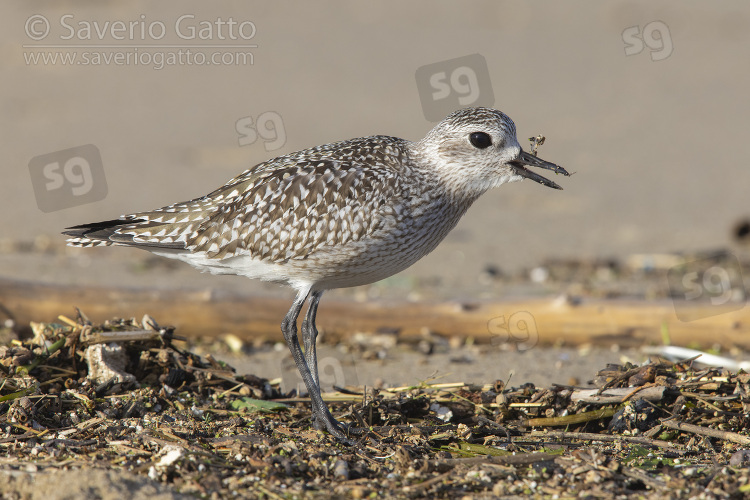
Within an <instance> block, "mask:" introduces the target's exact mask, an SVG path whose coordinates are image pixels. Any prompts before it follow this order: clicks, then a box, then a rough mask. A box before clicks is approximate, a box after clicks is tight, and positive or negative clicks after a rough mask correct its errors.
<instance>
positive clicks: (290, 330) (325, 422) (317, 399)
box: [281, 290, 353, 444]
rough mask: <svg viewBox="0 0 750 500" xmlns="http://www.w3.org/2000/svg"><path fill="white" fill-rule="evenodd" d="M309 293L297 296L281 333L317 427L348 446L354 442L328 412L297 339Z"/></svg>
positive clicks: (287, 314)
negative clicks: (303, 387) (303, 385)
mask: <svg viewBox="0 0 750 500" xmlns="http://www.w3.org/2000/svg"><path fill="white" fill-rule="evenodd" d="M309 293H310V292H309V290H304V291H301V292H300V293H299V294H298V295H297V298H295V299H294V303H293V304H292V308H291V309H289V312H288V313H286V316H284V321H282V322H281V333H283V334H284V340H285V341H286V345H287V347H289V351H291V353H292V357H293V358H294V363H295V364H296V365H297V370H299V373H300V375H302V380H303V381H304V382H305V387H307V392H308V393H309V395H310V401H311V402H312V411H313V418H314V419H315V422H316V427H317V426H318V425H321V424H322V426H324V427H325V428H326V430H327V431H328V432H330V433H331V434H332V435H334V436H335V437H336V438H337V439H339V440H340V441H343V442H345V443H347V444H353V441H351V440H349V439H348V438H347V437H346V436H345V435H344V433H343V432H342V430H341V428H340V427H339V423H338V422H337V421H336V419H335V418H333V415H331V412H330V411H328V407H327V406H326V404H325V402H324V401H323V397H322V396H321V395H320V387H319V386H318V384H317V382H316V381H315V380H314V379H313V376H312V373H311V372H310V368H309V367H308V366H307V362H306V361H305V357H304V355H303V354H302V349H301V348H300V345H299V340H298V339H297V318H298V317H299V313H300V311H301V310H302V306H303V305H304V304H305V300H307V296H308V294H309ZM318 300H320V297H318Z"/></svg>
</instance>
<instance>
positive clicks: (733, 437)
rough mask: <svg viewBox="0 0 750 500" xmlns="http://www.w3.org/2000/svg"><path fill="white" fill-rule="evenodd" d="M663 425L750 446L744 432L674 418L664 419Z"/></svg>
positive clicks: (749, 438) (749, 440)
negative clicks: (724, 429)
mask: <svg viewBox="0 0 750 500" xmlns="http://www.w3.org/2000/svg"><path fill="white" fill-rule="evenodd" d="M661 425H663V426H664V427H669V428H670V429H674V430H678V431H684V432H691V433H693V434H698V435H700V436H708V437H713V438H717V439H723V440H724V441H732V442H733V443H738V444H741V445H745V446H750V437H747V436H743V435H742V434H737V433H736V432H730V431H720V430H718V429H710V428H708V427H701V426H700V425H693V424H686V423H684V422H675V421H674V420H663V421H662V423H661Z"/></svg>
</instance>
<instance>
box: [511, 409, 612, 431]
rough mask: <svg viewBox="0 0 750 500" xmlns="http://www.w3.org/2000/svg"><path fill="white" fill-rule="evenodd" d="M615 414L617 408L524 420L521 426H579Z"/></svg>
mask: <svg viewBox="0 0 750 500" xmlns="http://www.w3.org/2000/svg"><path fill="white" fill-rule="evenodd" d="M614 414H615V408H603V409H601V410H594V411H587V412H585V413H576V414H574V415H566V416H564V417H549V418H529V419H527V420H522V421H521V425H524V426H526V427H556V426H557V427H559V426H561V425H577V424H585V423H586V422H591V421H592V420H599V419H602V418H607V417H611V416H613V415H614Z"/></svg>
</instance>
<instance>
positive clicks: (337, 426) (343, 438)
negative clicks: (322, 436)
mask: <svg viewBox="0 0 750 500" xmlns="http://www.w3.org/2000/svg"><path fill="white" fill-rule="evenodd" d="M312 422H313V427H315V430H318V431H328V433H329V434H331V435H332V436H333V437H335V438H336V439H337V440H338V441H339V442H341V443H343V444H345V445H347V446H355V445H356V444H357V443H356V441H353V440H352V439H349V437H348V436H347V431H348V427H349V426H348V425H346V424H342V423H341V422H339V421H338V420H336V419H335V418H333V415H331V413H330V412H325V414H323V415H320V414H317V415H316V414H313V416H312Z"/></svg>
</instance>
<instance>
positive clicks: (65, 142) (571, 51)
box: [0, 1, 750, 295]
mask: <svg viewBox="0 0 750 500" xmlns="http://www.w3.org/2000/svg"><path fill="white" fill-rule="evenodd" d="M0 9H1V10H2V16H0V27H1V29H0V44H1V45H0V71H2V82H3V84H2V91H1V92H2V116H3V119H2V122H1V123H0V127H2V137H3V149H4V153H5V154H4V160H3V166H2V177H1V179H2V180H1V181H0V213H2V219H1V220H2V229H3V231H2V235H1V236H0V237H1V238H2V240H3V242H4V245H3V248H4V252H3V253H2V254H0V275H2V276H6V277H7V276H10V277H16V278H24V279H30V280H43V281H54V282H60V283H68V282H77V283H113V282H120V283H124V284H141V285H143V286H173V285H174V284H180V285H185V286H195V287H213V288H222V287H228V288H235V289H239V290H245V291H252V290H260V289H269V287H268V286H264V285H261V284H257V283H252V282H249V281H248V280H239V279H236V278H233V277H221V278H216V277H211V276H206V275H201V274H199V273H197V272H194V271H192V270H191V269H189V268H187V267H186V266H179V267H178V268H177V269H174V268H173V269H171V270H168V273H169V274H168V276H169V280H168V281H166V282H165V281H163V280H162V279H159V278H154V277H153V276H151V275H149V274H148V273H144V272H137V271H143V270H144V269H146V270H150V271H153V272H160V271H161V270H162V267H160V266H161V264H153V263H151V261H148V254H146V253H145V252H139V251H133V250H128V249H97V250H90V251H80V250H76V251H74V252H67V251H61V252H58V253H54V254H52V255H47V254H42V253H40V252H39V250H41V249H44V248H45V246H46V245H52V247H53V248H56V247H57V246H58V245H61V243H62V237H61V236H59V231H60V230H61V229H63V228H65V227H67V226H70V225H74V224H80V223H84V222H91V221H96V220H102V219H109V218H116V217H117V216H119V215H120V214H125V213H129V212H133V211H138V210H143V209H149V208H154V207H159V206H163V205H166V204H169V203H172V202H176V201H182V200H185V199H189V198H193V197H197V196H200V195H203V194H205V193H207V192H208V191H210V190H211V189H213V188H215V187H218V186H219V185H221V184H223V183H224V182H225V181H226V180H228V179H230V178H231V177H233V176H235V175H237V174H238V173H239V172H241V171H242V170H244V169H246V168H248V167H250V166H252V165H254V164H256V163H258V162H261V161H264V160H267V159H269V158H272V157H274V156H278V155H280V154H285V153H289V152H292V151H296V150H299V149H302V148H307V147H310V146H314V145H318V144H322V143H326V142H331V141H335V140H341V139H347V138H351V137H356V136H364V135H370V134H388V135H395V136H400V137H404V138H409V139H412V140H417V139H419V138H421V137H422V136H423V135H424V134H425V133H426V132H427V131H428V130H429V129H430V128H431V127H432V125H433V124H432V123H430V122H428V121H427V120H426V119H425V113H424V109H423V106H422V102H421V101H420V95H419V93H418V87H417V83H416V80H415V74H416V71H417V69H418V68H420V67H422V66H426V65H430V64H435V63H440V62H441V61H447V60H451V59H454V58H459V57H463V56H468V55H471V54H480V55H481V56H482V57H483V58H484V60H485V61H486V64H487V69H488V71H489V81H490V82H491V89H492V93H493V94H494V106H495V107H497V108H499V109H501V110H503V111H504V112H506V113H507V114H508V115H509V116H511V117H512V118H513V120H514V121H515V122H516V125H517V128H518V132H519V140H520V142H521V143H522V145H524V146H525V147H526V146H527V145H528V141H527V140H526V139H527V138H528V137H530V136H532V135H536V134H539V133H542V134H544V135H545V136H546V137H547V142H546V144H545V145H544V146H542V147H541V149H540V156H541V157H542V158H545V159H547V160H550V161H553V162H556V163H559V164H560V165H563V166H564V167H566V168H567V169H568V170H569V171H573V172H576V174H575V175H574V176H573V177H570V178H559V177H558V178H555V180H556V181H557V182H559V183H560V184H562V185H563V186H564V188H565V190H564V191H554V190H550V189H547V188H544V187H542V186H540V185H538V184H535V183H532V182H528V181H527V182H524V183H521V184H514V185H506V186H503V187H502V188H500V189H498V190H495V191H493V192H491V193H488V194H487V195H486V196H484V198H483V199H481V200H480V201H479V202H478V203H477V204H476V205H475V206H474V207H473V208H472V209H471V210H470V212H469V213H468V215H467V216H466V217H465V218H464V220H463V221H462V222H461V224H460V225H459V227H458V228H457V229H456V230H455V231H454V232H453V233H452V234H451V235H450V236H449V237H448V239H447V241H445V242H444V243H443V245H442V246H441V247H439V248H438V250H436V251H435V252H434V253H433V254H432V255H430V256H428V257H427V258H425V259H424V260H423V261H421V262H420V263H418V264H417V265H415V266H414V267H413V268H412V269H410V270H408V271H406V272H405V273H404V274H403V275H402V276H400V277H396V278H394V281H392V283H396V285H398V286H401V285H399V284H403V286H404V287H408V286H409V283H411V281H410V280H414V279H415V277H418V278H419V279H420V280H422V283H433V284H434V285H435V286H436V287H443V289H445V290H449V291H450V293H451V294H455V295H463V294H465V293H468V292H467V290H469V284H475V283H476V280H477V276H479V275H480V274H481V273H482V270H483V269H485V268H486V267H487V266H488V265H492V266H496V267H498V268H499V269H501V270H508V271H512V270H516V269H519V268H521V267H532V266H534V265H536V264H537V263H538V262H540V261H541V260H542V259H544V258H547V257H550V256H557V257H584V258H587V257H607V256H614V257H623V256H627V255H630V254H633V253H659V252H666V251H675V250H697V249H707V248H716V247H730V248H731V244H732V242H731V230H732V227H733V225H734V224H735V222H736V221H737V220H739V219H740V218H742V217H743V216H746V215H747V214H748V212H750V210H749V209H748V201H747V200H748V196H747V190H748V186H750V169H748V168H747V164H746V163H747V158H748V157H750V151H748V149H750V141H748V140H747V131H748V129H747V123H748V121H747V120H748V116H750V113H749V111H750V99H748V98H747V89H748V88H750V66H748V64H747V61H748V60H750V29H748V28H749V27H750V8H748V7H747V4H746V3H744V2H740V1H737V2H721V3H713V2H712V3H706V2H684V1H682V2H663V3H659V4H658V5H655V4H654V3H653V2H606V3H605V2H602V3H597V2H565V3H564V4H561V3H558V2H524V3H518V2H513V3H510V2H472V3H471V4H466V3H458V2H455V3H453V2H432V1H430V2H407V3H404V2H359V3H356V2H335V3H326V4H320V3H316V4H305V3H301V2H300V3H296V4H294V7H291V6H289V5H285V6H283V7H282V6H280V5H278V4H274V3H272V2H263V3H259V2H254V3H247V2H220V3H215V2H212V3H210V4H206V3H199V2H161V3H159V4H158V5H157V4H154V3H148V2H130V3H114V2H99V3H96V4H90V3H85V2H61V1H55V2H36V3H28V2H21V1H15V2H4V3H3V4H2V7H0ZM186 14H188V15H192V16H194V17H192V18H189V19H191V20H192V21H191V22H188V23H186V24H185V26H189V25H192V26H197V25H198V23H200V22H201V21H206V22H208V23H215V22H216V20H217V19H218V18H221V19H223V20H225V21H226V20H228V19H229V18H230V17H231V18H232V19H234V20H235V21H236V22H238V23H239V22H243V21H251V22H252V23H253V25H254V27H255V30H256V31H255V33H254V36H253V37H252V39H251V40H220V39H218V38H217V36H216V35H213V37H212V39H210V40H192V41H188V40H184V39H180V37H179V36H177V35H176V34H175V28H174V24H175V21H176V20H177V19H178V18H179V17H180V16H183V15H186ZM65 15H68V16H69V17H67V18H66V19H67V21H66V23H67V24H69V25H72V26H74V27H75V28H76V30H77V29H78V28H79V27H80V26H82V24H80V23H83V24H86V23H88V24H89V25H90V26H91V25H92V24H93V23H94V22H95V21H96V22H97V23H98V25H99V26H100V27H101V26H105V23H106V22H110V23H112V22H115V21H123V22H125V23H128V22H130V21H136V22H142V23H143V24H144V25H145V26H146V27H148V26H149V25H151V24H152V23H155V22H159V23H163V25H164V26H166V28H167V32H166V36H165V37H164V38H162V39H160V40H153V39H151V38H149V36H148V33H147V34H146V38H145V39H144V40H141V39H140V38H136V39H135V40H128V39H127V38H128V37H127V35H125V38H126V39H125V40H123V41H120V40H115V39H114V38H113V37H112V36H111V32H107V33H105V36H104V38H102V39H101V40H98V35H97V34H96V33H95V32H93V33H92V38H93V39H92V40H81V39H80V37H79V36H78V35H76V36H74V37H73V38H72V39H68V40H66V39H63V38H62V37H64V36H67V35H69V31H68V30H66V29H65V28H64V26H63V25H62V24H61V18H62V16H65ZM32 16H43V17H44V18H45V19H46V20H47V21H48V22H49V25H50V31H49V34H48V35H47V36H46V37H44V38H43V39H41V40H33V39H32V38H31V37H30V36H29V34H28V33H27V30H28V29H37V30H38V28H39V25H34V24H32V25H31V28H29V26H30V23H29V19H30V18H31V17H32ZM34 19H35V20H37V21H38V18H37V17H35V18H34ZM654 23H656V24H654ZM214 26H215V24H214ZM249 26H250V25H249V24H248V25H246V26H245V27H246V28H248V27H249ZM138 29H140V28H138ZM248 31H249V30H246V31H245V34H248ZM644 33H646V34H647V36H646V38H644ZM639 40H640V41H639ZM241 43H248V44H254V45H257V47H255V48H252V49H241V50H240V51H242V52H250V53H252V58H253V59H252V64H240V65H236V64H228V65H218V66H217V65H203V66H201V65H195V64H192V65H170V66H165V67H164V68H163V69H160V70H159V69H154V68H153V67H152V65H142V64H124V65H115V64H100V65H65V64H62V63H60V62H59V61H58V63H56V64H51V63H50V64H43V63H38V64H33V63H28V61H29V57H31V56H29V54H41V53H42V52H49V53H52V52H64V53H73V52H75V53H77V54H78V57H80V56H81V53H82V52H102V53H114V52H133V50H134V49H132V48H127V47H126V48H121V47H115V48H111V47H110V48H97V47H93V46H95V45H118V44H120V45H138V44H142V45H148V44H155V45H164V46H167V45H170V46H173V47H172V48H167V47H161V48H157V49H149V48H140V49H137V50H138V51H140V52H149V51H150V52H155V51H160V52H170V51H171V52H175V51H177V50H180V49H181V48H187V46H188V45H190V44H204V45H211V44H217V45H232V44H241ZM639 43H640V44H641V46H640V47H639V46H638V44H639ZM39 44H57V45H66V44H78V45H81V46H82V47H79V48H69V47H68V48H53V49H43V48H39V47H37V46H38V45H39ZM24 46H26V47H24ZM639 48H640V49H641V50H640V51H639ZM216 50H219V51H222V52H230V53H234V52H237V51H236V50H234V49H232V48H231V47H230V48H220V49H216ZM626 50H627V51H629V52H630V53H632V55H626ZM196 51H198V52H203V53H207V54H210V53H211V52H213V51H214V50H213V49H196ZM634 52H635V53H634ZM228 57H231V56H228ZM79 60H80V59H79ZM484 97H485V98H486V92H485V94H484ZM263 113H270V114H266V115H265V116H266V117H268V116H273V117H279V118H280V119H281V122H280V123H281V124H282V127H283V134H284V135H285V141H280V142H281V143H283V146H281V147H278V146H279V143H272V144H269V143H267V141H265V140H264V139H263V138H262V137H259V138H258V139H257V140H256V141H255V142H252V143H250V144H246V145H243V146H241V145H240V141H241V140H242V136H241V134H239V133H238V130H237V122H238V120H240V121H241V120H245V121H243V122H241V123H247V120H248V117H249V118H250V119H252V120H253V122H255V121H257V119H258V117H259V116H261V115H262V114H263ZM244 140H245V142H248V141H249V140H248V139H247V138H245V139H244ZM86 144H93V145H95V146H96V147H97V148H98V150H99V151H100V153H101V158H102V162H103V169H104V173H105V175H106V183H107V188H108V189H107V195H106V197H105V198H104V199H103V200H101V201H97V202H94V203H89V204H85V205H80V206H75V207H72V208H67V209H61V210H57V211H52V212H49V213H44V212H42V211H41V210H40V208H39V205H38V200H37V198H36V197H35V193H34V190H33V187H32V182H31V178H30V171H29V163H30V161H31V160H32V158H35V157H37V156H40V155H45V154H48V153H54V152H56V151H60V150H64V149H67V148H71V147H76V146H82V145H86ZM269 145H270V146H271V147H272V148H277V149H273V150H272V151H267V150H266V147H267V146H269ZM97 189H99V188H97ZM34 241H36V246H28V245H26V246H24V245H25V244H26V243H30V242H34ZM19 242H20V243H19ZM139 262H140V263H141V264H138V263H139ZM149 266H152V267H149ZM153 266H156V267H153ZM163 269H164V270H167V266H166V265H165V266H163ZM472 286H473V285H472ZM274 290H275V288H274ZM280 293H287V292H284V291H281V292H280ZM339 293H340V294H344V295H347V294H352V293H356V292H352V291H342V292H339Z"/></svg>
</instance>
